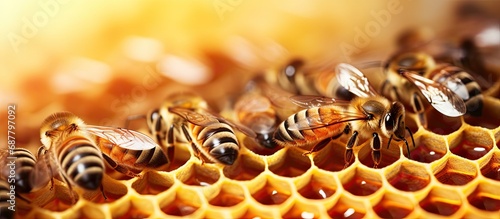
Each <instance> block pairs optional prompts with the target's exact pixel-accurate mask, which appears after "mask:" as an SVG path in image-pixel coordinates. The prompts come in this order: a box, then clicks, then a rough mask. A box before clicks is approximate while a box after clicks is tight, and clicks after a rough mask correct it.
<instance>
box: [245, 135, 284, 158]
mask: <svg viewBox="0 0 500 219" xmlns="http://www.w3.org/2000/svg"><path fill="white" fill-rule="evenodd" d="M243 145H245V147H246V148H247V149H248V150H250V151H251V152H253V153H255V154H257V155H261V156H269V155H273V154H274V153H276V152H277V151H279V150H281V149H283V147H281V146H279V145H276V147H275V148H266V147H263V146H261V145H260V144H259V143H257V142H256V141H255V140H254V139H251V138H245V139H244V140H243Z"/></svg>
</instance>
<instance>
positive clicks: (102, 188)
mask: <svg viewBox="0 0 500 219" xmlns="http://www.w3.org/2000/svg"><path fill="white" fill-rule="evenodd" d="M101 194H102V197H104V200H108V197H106V194H104V186H103V185H102V183H101Z"/></svg>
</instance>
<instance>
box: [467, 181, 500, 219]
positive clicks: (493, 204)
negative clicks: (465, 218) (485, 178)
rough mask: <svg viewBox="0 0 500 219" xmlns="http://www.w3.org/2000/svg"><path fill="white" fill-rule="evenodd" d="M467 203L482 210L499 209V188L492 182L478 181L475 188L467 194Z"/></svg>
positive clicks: (495, 210) (497, 210)
mask: <svg viewBox="0 0 500 219" xmlns="http://www.w3.org/2000/svg"><path fill="white" fill-rule="evenodd" d="M467 200H468V201H469V203H470V204H471V205H472V206H474V207H476V208H478V209H480V210H484V211H494V212H499V211H500V190H498V185H497V184H494V183H486V182H485V183H480V184H479V185H478V186H477V187H476V189H475V190H474V191H473V192H472V193H471V194H470V195H469V196H467Z"/></svg>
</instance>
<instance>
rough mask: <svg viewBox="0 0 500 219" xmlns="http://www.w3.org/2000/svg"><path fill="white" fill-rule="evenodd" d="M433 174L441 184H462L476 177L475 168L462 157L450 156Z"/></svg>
mask: <svg viewBox="0 0 500 219" xmlns="http://www.w3.org/2000/svg"><path fill="white" fill-rule="evenodd" d="M434 175H435V176H436V178H437V180H439V182H441V183H443V184H447V185H454V186H462V185H465V184H467V183H469V182H470V181H472V180H473V179H474V178H476V176H477V170H476V167H475V166H474V165H473V164H471V163H470V162H468V161H466V160H464V159H463V158H458V157H453V156H450V157H449V159H448V161H447V162H446V164H445V165H444V167H443V168H442V169H440V170H438V171H437V172H435V173H434Z"/></svg>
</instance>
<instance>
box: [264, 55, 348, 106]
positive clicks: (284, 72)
mask: <svg viewBox="0 0 500 219" xmlns="http://www.w3.org/2000/svg"><path fill="white" fill-rule="evenodd" d="M270 71H271V72H267V73H268V74H267V79H266V80H267V82H269V83H270V84H276V85H277V86H278V87H280V88H281V89H283V90H285V91H287V92H290V93H292V94H295V95H322V96H327V97H333V98H341V99H345V100H348V99H349V100H350V99H353V98H354V97H355V96H354V95H353V94H352V93H350V92H349V91H348V90H346V89H345V88H344V87H342V86H340V85H339V83H338V82H337V81H336V77H335V72H334V70H332V69H330V67H329V66H324V65H322V66H321V67H318V66H315V67H313V66H307V65H306V62H305V61H304V60H302V59H299V58H296V59H292V60H291V61H290V62H288V63H287V64H285V65H284V66H283V68H282V69H280V70H270Z"/></svg>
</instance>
